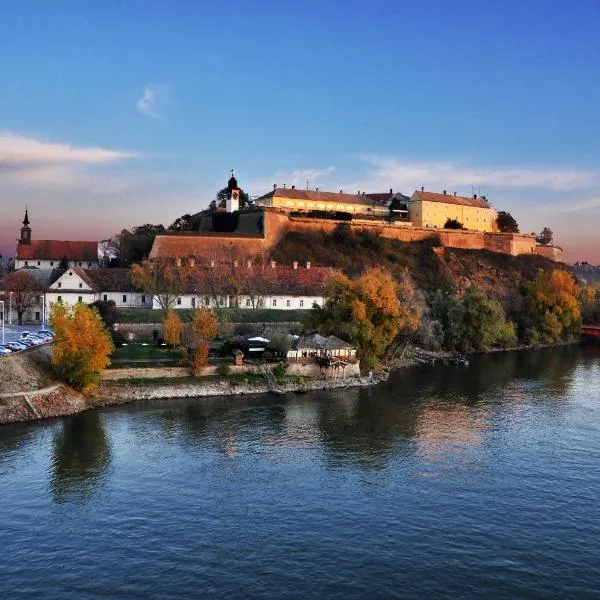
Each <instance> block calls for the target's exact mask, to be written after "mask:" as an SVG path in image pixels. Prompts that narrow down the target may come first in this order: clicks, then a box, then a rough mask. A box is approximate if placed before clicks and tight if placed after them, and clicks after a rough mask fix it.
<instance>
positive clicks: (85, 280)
mask: <svg viewBox="0 0 600 600" xmlns="http://www.w3.org/2000/svg"><path fill="white" fill-rule="evenodd" d="M129 275H130V271H129V269H81V268H79V267H73V268H70V269H68V270H67V271H65V272H64V273H62V274H61V275H60V276H59V277H58V278H57V279H56V280H55V281H53V282H52V283H51V284H50V285H49V286H48V289H47V290H46V301H47V302H48V306H51V305H52V303H54V302H63V303H65V304H67V305H71V306H72V305H74V304H77V303H78V302H84V303H85V304H92V303H93V302H96V300H103V301H109V300H113V301H114V303H115V304H116V306H117V308H152V296H151V295H149V294H147V293H145V292H143V291H141V290H139V289H138V288H136V287H135V286H134V285H133V283H132V282H131V279H130V276H129Z"/></svg>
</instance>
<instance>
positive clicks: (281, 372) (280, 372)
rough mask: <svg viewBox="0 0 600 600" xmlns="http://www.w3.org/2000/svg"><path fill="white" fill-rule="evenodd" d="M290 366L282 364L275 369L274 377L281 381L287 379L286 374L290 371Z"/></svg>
mask: <svg viewBox="0 0 600 600" xmlns="http://www.w3.org/2000/svg"><path fill="white" fill-rule="evenodd" d="M289 366H290V365H289V364H288V363H286V362H285V363H284V362H280V363H279V364H278V365H277V366H276V367H275V368H274V369H273V375H274V376H275V378H276V379H281V378H282V377H285V374H286V372H287V370H288V367H289Z"/></svg>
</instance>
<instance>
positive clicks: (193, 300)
mask: <svg viewBox="0 0 600 600" xmlns="http://www.w3.org/2000/svg"><path fill="white" fill-rule="evenodd" d="M192 308H196V298H192Z"/></svg>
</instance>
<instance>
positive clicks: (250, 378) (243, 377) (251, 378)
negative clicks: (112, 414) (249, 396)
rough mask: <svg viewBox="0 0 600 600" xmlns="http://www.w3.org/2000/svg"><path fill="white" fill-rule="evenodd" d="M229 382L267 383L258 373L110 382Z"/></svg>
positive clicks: (135, 384)
mask: <svg viewBox="0 0 600 600" xmlns="http://www.w3.org/2000/svg"><path fill="white" fill-rule="evenodd" d="M219 381H227V382H229V383H231V384H232V385H234V386H235V385H241V384H246V385H262V384H264V383H265V380H264V379H263V377H262V375H258V374H256V373H236V374H235V375H225V376H222V377H219V376H217V375H207V376H206V377H192V376H188V377H128V378H127V379H116V380H114V381H110V384H111V385H123V386H125V385H133V386H146V385H147V386H152V385H156V386H158V385H183V384H194V383H216V382H219Z"/></svg>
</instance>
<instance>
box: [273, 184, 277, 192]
mask: <svg viewBox="0 0 600 600" xmlns="http://www.w3.org/2000/svg"><path fill="white" fill-rule="evenodd" d="M276 189H277V184H276V183H274V184H273V191H275V190H276Z"/></svg>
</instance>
